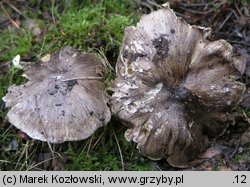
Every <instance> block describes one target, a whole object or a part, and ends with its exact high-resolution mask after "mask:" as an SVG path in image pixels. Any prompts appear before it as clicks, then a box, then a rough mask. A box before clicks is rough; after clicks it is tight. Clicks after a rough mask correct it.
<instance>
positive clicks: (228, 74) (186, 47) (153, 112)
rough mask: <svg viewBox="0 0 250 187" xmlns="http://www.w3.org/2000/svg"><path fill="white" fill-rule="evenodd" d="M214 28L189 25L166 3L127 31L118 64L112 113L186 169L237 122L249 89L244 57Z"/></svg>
mask: <svg viewBox="0 0 250 187" xmlns="http://www.w3.org/2000/svg"><path fill="white" fill-rule="evenodd" d="M209 35H210V29H209V28H202V27H198V26H191V25H189V24H187V23H186V22H185V21H184V20H182V19H180V18H177V17H176V15H175V14H174V12H173V11H172V10H171V9H170V8H169V7H165V8H163V9H160V10H158V11H155V12H152V13H151V14H148V15H145V16H143V17H142V18H141V20H140V22H139V23H138V24H137V26H136V27H134V26H131V27H128V28H126V30H125V36H124V41H123V46H122V49H121V53H120V56H119V59H118V62H117V66H116V72H117V75H116V79H115V81H114V86H113V91H114V94H113V96H112V99H111V106H112V111H113V112H114V114H115V116H116V117H117V118H119V119H120V120H121V121H122V122H123V123H124V124H125V125H127V127H128V130H127V131H126V133H125V138H126V139H127V140H128V141H131V140H132V141H134V142H136V143H137V146H138V149H139V150H140V152H141V153H142V154H143V155H145V156H147V157H149V158H151V159H153V160H160V159H166V160H167V161H168V162H169V163H170V164H171V165H172V166H177V167H187V166H189V163H190V161H192V160H193V159H194V158H195V157H196V156H197V154H199V153H201V152H202V151H204V150H205V149H206V148H207V147H208V145H209V143H208V142H209V139H208V137H209V136H218V135H220V134H221V133H223V131H224V130H225V128H226V127H227V125H228V124H229V123H230V122H231V121H232V120H233V119H232V117H231V115H230V110H231V109H232V108H234V107H235V106H237V104H238V103H239V102H240V100H241V94H242V93H243V92H244V90H245V86H244V85H243V84H242V83H240V82H238V81H237V78H238V77H239V72H238V71H237V68H236V65H237V63H239V61H238V60H237V59H236V58H235V57H234V55H233V48H232V46H231V45H230V44H229V43H227V42H226V41H224V40H218V41H213V42H211V41H209V39H208V37H209Z"/></svg>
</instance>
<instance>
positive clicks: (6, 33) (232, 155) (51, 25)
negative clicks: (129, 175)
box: [0, 0, 250, 170]
mask: <svg viewBox="0 0 250 187" xmlns="http://www.w3.org/2000/svg"><path fill="white" fill-rule="evenodd" d="M165 2H166V1H163V0H158V1H156V0H155V1H154V0H145V1H142V0H134V1H130V0H122V1H119V2H118V1H113V0H87V1H83V0H82V1H81V0H78V1H77V0H62V1H56V0H52V1H40V0H28V1H22V0H16V1H10V0H3V1H1V2H0V9H1V11H0V41H1V42H0V98H2V97H3V96H4V95H5V94H6V92H7V88H8V87H9V86H10V85H12V84H22V83H24V82H25V81H27V80H26V79H25V78H24V77H22V76H21V75H22V73H23V72H22V71H21V70H18V69H16V68H14V67H13V66H12V65H11V60H12V59H13V58H14V57H15V56H16V55H18V54H19V55H20V56H21V60H22V61H29V62H37V61H38V59H40V58H42V57H44V55H46V54H48V53H52V52H53V51H56V50H58V49H61V48H62V47H64V46H66V45H71V46H72V47H75V48H78V49H81V50H85V51H88V52H94V53H96V54H97V55H98V56H99V58H100V59H102V60H103V61H105V63H106V64H108V67H109V68H107V69H106V70H105V87H106V92H107V94H110V89H109V88H110V85H111V82H112V79H113V78H114V76H115V74H114V73H115V72H114V67H115V63H116V60H117V57H118V54H119V50H120V46H121V43H122V38H123V33H124V29H125V28H126V26H129V25H135V24H136V23H137V22H138V20H139V19H140V16H141V15H142V14H147V13H150V12H151V11H153V10H156V9H158V8H160V5H161V4H162V3H165ZM169 3H170V6H171V8H173V9H174V11H175V12H176V14H177V16H180V17H183V18H184V19H185V20H186V21H187V22H188V23H190V24H195V25H200V26H205V27H211V28H212V31H213V32H212V38H211V39H212V40H215V39H221V38H222V39H225V40H227V41H228V42H230V43H231V44H232V45H233V47H234V49H235V52H236V53H237V54H239V55H241V56H242V58H243V59H244V60H245V61H246V64H247V65H246V67H245V68H243V70H242V74H243V75H242V78H241V81H242V82H243V83H245V84H246V85H247V86H248V85H249V80H248V77H249V75H250V69H249V67H250V66H249V62H250V58H249V54H250V5H249V2H247V1H246V0H245V1H244V0H241V1H230V0H224V1H223V0H213V1H205V0H201V1H197V0H189V1H180V0H173V1H169ZM246 100H247V97H246ZM246 105H247V102H245V103H244V106H245V107H238V108H237V109H235V116H236V117H235V119H236V120H235V124H231V125H230V127H229V128H228V130H227V131H226V132H225V133H224V134H223V136H221V137H219V138H217V139H211V149H209V150H208V152H207V153H206V154H205V155H206V159H201V160H200V162H201V161H203V162H202V164H199V165H198V166H197V167H195V168H188V169H189V170H190V169H195V170H249V169H250V144H249V141H250V140H249V139H250V135H249V133H250V132H249V131H250V129H249V116H250V110H249V109H247V108H249V107H247V106H246ZM7 111H8V109H6V108H5V107H4V102H3V101H1V100H0V142H1V145H0V170H177V168H173V167H170V166H169V165H168V164H167V163H166V162H164V161H158V162H154V161H151V160H149V159H147V158H145V157H143V156H142V155H141V154H140V153H139V152H138V150H137V149H136V145H135V144H133V143H132V142H127V141H126V140H125V139H124V136H123V134H124V132H125V130H126V128H125V127H124V126H123V125H121V124H120V123H119V122H118V121H117V120H116V119H115V118H112V120H111V122H110V123H109V124H108V125H107V126H105V127H103V128H100V129H99V130H98V131H97V132H96V133H94V134H93V135H92V136H91V137H90V138H89V139H87V140H83V141H79V142H66V143H63V144H48V143H45V142H40V141H37V140H33V139H30V138H29V137H27V136H26V135H25V134H24V133H23V132H21V131H19V130H18V129H16V128H15V127H14V126H11V124H9V123H8V122H7V121H6V119H5V116H6V113H7Z"/></svg>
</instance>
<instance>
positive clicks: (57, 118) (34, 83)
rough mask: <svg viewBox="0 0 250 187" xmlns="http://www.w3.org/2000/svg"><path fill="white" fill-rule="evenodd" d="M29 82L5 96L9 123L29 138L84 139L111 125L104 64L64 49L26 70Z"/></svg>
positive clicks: (55, 141)
mask: <svg viewBox="0 0 250 187" xmlns="http://www.w3.org/2000/svg"><path fill="white" fill-rule="evenodd" d="M24 70H25V75H26V76H27V77H28V79H29V81H28V82H27V83H26V84H24V85H20V86H16V85H13V86H11V87H10V88H9V89H8V93H7V94H6V95H5V97H3V100H4V101H5V102H6V107H10V108H11V109H10V110H9V112H8V114H7V118H8V120H9V122H10V123H12V124H13V125H14V126H16V127H17V128H19V129H20V130H22V131H23V132H25V133H27V134H28V135H29V136H30V137H32V138H34V139H38V140H42V141H48V142H51V143H61V142H64V141H73V140H81V139H86V138H88V137H89V136H90V135H92V134H93V133H94V132H95V131H96V129H98V128H99V127H101V126H103V125H105V124H107V123H108V122H109V120H110V117H111V115H110V110H109V108H108V106H107V102H108V98H107V96H106V95H105V93H104V83H103V78H102V75H101V73H100V72H101V71H100V70H102V64H101V62H100V61H99V60H98V59H97V57H95V56H94V55H93V54H88V53H81V52H79V51H76V50H74V49H73V48H71V47H65V48H63V49H62V50H60V51H59V52H56V53H54V54H52V55H51V57H50V60H49V61H47V62H42V63H39V64H33V65H30V66H24Z"/></svg>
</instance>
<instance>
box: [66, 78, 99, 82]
mask: <svg viewBox="0 0 250 187" xmlns="http://www.w3.org/2000/svg"><path fill="white" fill-rule="evenodd" d="M72 80H103V77H76V78H70V79H64V80H62V81H63V82H67V81H72Z"/></svg>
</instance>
